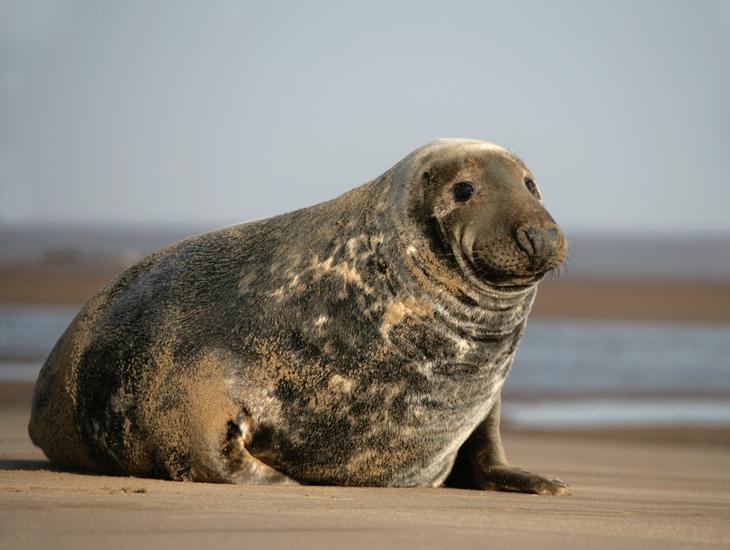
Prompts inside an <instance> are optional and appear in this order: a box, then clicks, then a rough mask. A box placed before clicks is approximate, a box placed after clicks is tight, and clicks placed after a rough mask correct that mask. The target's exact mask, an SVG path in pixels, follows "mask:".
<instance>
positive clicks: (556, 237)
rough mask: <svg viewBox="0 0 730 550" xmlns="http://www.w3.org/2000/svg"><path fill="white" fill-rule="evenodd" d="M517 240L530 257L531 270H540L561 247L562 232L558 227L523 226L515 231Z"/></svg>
mask: <svg viewBox="0 0 730 550" xmlns="http://www.w3.org/2000/svg"><path fill="white" fill-rule="evenodd" d="M515 240H516V241H517V244H518V245H520V248H521V249H522V250H524V251H525V252H527V255H528V256H529V257H530V268H531V269H540V268H541V267H543V266H544V265H545V263H547V261H548V260H549V259H550V258H551V257H552V256H553V255H554V254H555V253H556V252H557V251H558V249H559V248H560V246H561V244H560V243H561V236H560V230H559V229H558V227H557V226H556V225H551V226H549V227H547V228H540V227H535V226H533V225H523V226H522V227H518V228H517V231H515Z"/></svg>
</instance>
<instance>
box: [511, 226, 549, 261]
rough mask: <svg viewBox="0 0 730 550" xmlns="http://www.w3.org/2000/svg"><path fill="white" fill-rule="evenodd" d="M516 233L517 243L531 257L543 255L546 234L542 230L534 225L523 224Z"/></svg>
mask: <svg viewBox="0 0 730 550" xmlns="http://www.w3.org/2000/svg"><path fill="white" fill-rule="evenodd" d="M515 233H516V235H515V237H516V240H517V244H519V245H520V248H522V250H524V251H525V252H527V255H528V256H530V258H539V257H541V256H542V254H543V251H544V249H545V236H544V234H543V232H542V231H541V230H539V229H538V228H536V227H532V226H526V227H524V226H523V227H520V228H518V229H517V231H516V232H515Z"/></svg>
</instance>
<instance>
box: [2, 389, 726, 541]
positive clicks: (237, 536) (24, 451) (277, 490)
mask: <svg viewBox="0 0 730 550" xmlns="http://www.w3.org/2000/svg"><path fill="white" fill-rule="evenodd" d="M28 395H29V390H28V387H27V386H18V385H14V386H13V385H5V387H4V389H3V391H2V392H0V396H1V397H2V399H0V509H1V510H2V513H1V514H0V546H2V547H3V548H8V549H10V548H13V549H24V548H73V549H84V548H95V549H98V548H100V547H105V548H138V547H140V545H141V546H144V547H152V546H154V547H156V548H160V549H166V548H216V549H217V550H220V549H223V548H247V547H255V546H261V547H265V548H267V549H276V548H302V549H308V548H316V549H319V550H322V549H328V548H343V547H346V548H348V549H351V550H355V549H359V548H444V547H455V548H484V547H490V548H492V547H493V548H513V547H515V546H520V547H534V548H586V547H589V546H590V547H601V548H663V549H664V548H690V547H692V548H722V547H724V548H727V546H728V544H730V446H728V433H727V430H726V429H718V430H714V431H713V430H705V431H703V430H701V429H698V430H693V429H691V428H674V429H664V430H662V431H661V433H662V435H661V437H658V438H652V437H645V436H644V437H642V436H641V435H640V432H638V434H637V432H636V430H628V431H622V430H612V431H611V433H610V435H607V436H606V437H603V436H602V433H601V432H600V431H593V432H575V433H571V432H566V431H562V432H560V431H556V432H532V433H524V432H515V431H511V432H507V433H506V434H505V443H506V446H507V450H508V454H509V456H510V457H511V461H512V463H513V464H516V465H520V466H522V467H524V468H527V469H530V470H533V471H536V472H542V473H546V474H552V475H555V476H558V477H560V478H561V479H564V480H566V481H568V482H569V483H570V484H571V491H572V495H571V496H569V497H538V496H532V495H518V494H508V493H492V492H477V491H463V490H452V489H371V488H340V487H252V486H227V485H212V484H203V483H181V482H171V481H161V480H150V479H140V478H131V477H106V476H95V475H82V474H76V473H66V472H58V471H53V470H52V469H49V464H48V462H46V461H45V460H44V457H43V454H42V453H41V452H40V451H39V450H38V449H36V448H34V447H33V446H32V444H31V443H30V441H29V440H28V437H27V435H26V424H27V420H28V409H29V404H28V402H27V399H28ZM651 432H652V430H647V431H646V433H651ZM646 433H645V435H646ZM673 433H674V434H675V435H676V437H674V438H672V437H671V435H672V434H673ZM687 433H690V434H692V435H691V436H690V437H686V436H683V435H682V434H687ZM623 435H625V436H626V437H623ZM637 435H639V437H637ZM698 435H701V437H697V436H698Z"/></svg>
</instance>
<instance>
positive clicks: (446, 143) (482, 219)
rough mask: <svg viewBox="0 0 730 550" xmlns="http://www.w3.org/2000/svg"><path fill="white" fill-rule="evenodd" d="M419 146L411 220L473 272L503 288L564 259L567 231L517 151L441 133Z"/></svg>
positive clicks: (534, 276) (522, 282) (521, 282)
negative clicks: (550, 210)
mask: <svg viewBox="0 0 730 550" xmlns="http://www.w3.org/2000/svg"><path fill="white" fill-rule="evenodd" d="M418 153H419V154H417V155H416V156H415V158H414V162H413V164H412V165H411V168H412V172H411V177H410V185H409V188H410V189H409V195H410V196H411V199H412V200H411V201H410V204H411V205H413V206H412V209H411V211H410V216H411V219H412V220H413V221H414V222H416V223H417V224H418V225H420V226H421V227H423V229H424V230H425V231H427V232H429V233H430V234H431V240H432V242H435V243H436V246H437V247H438V248H440V251H441V252H442V253H445V254H446V255H447V256H449V257H452V258H453V259H454V260H455V261H456V262H457V263H458V265H459V267H460V268H461V269H462V270H464V271H465V272H467V274H468V275H469V276H470V277H471V276H474V277H477V278H478V279H479V280H480V281H481V282H485V283H489V284H492V285H495V286H500V287H518V286H524V285H530V284H532V283H534V282H536V281H538V280H539V279H540V278H542V276H543V275H544V274H545V273H547V272H548V271H551V270H553V269H555V268H557V267H558V266H559V265H560V264H562V262H563V261H564V260H565V257H566V254H567V243H566V240H565V237H564V236H563V233H562V232H561V231H560V228H558V226H557V224H556V223H555V221H554V220H553V218H552V217H551V216H550V214H549V213H548V212H547V210H546V209H545V207H544V205H543V200H542V196H541V194H540V189H539V188H538V186H537V183H536V181H535V177H534V176H533V175H532V173H531V172H530V170H529V169H528V168H527V166H525V164H524V163H523V162H522V161H521V160H520V159H519V158H517V157H516V156H515V155H513V154H512V153H510V152H509V151H507V150H505V149H503V148H502V147H499V146H498V145H495V144H493V143H489V142H484V141H476V140H462V139H458V140H456V139H454V140H439V141H437V142H434V143H433V144H431V145H428V146H426V147H425V148H423V149H421V150H419V152H418Z"/></svg>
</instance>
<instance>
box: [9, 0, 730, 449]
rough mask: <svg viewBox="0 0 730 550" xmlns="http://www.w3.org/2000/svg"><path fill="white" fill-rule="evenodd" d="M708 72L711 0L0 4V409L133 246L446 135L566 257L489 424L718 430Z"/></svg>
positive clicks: (715, 51)
mask: <svg viewBox="0 0 730 550" xmlns="http://www.w3.org/2000/svg"><path fill="white" fill-rule="evenodd" d="M728 67H730V2H727V1H701V2H692V3H690V2H673V1H648V0H647V1H643V2H622V1H615V2H586V1H580V2H577V1H576V2H567V1H560V2H550V3H542V2H527V1H524V2H509V3H504V2H499V3H497V2H467V1H453V2H448V3H444V2H427V1H418V2H407V1H402V2H368V3H363V4H355V3H338V2H266V3H264V2H234V1H213V0H211V1H207V2H185V1H174V2H173V1H155V2H142V1H126V2H121V1H119V2H102V1H94V2H92V1H86V2H80V1H65V0H54V1H30V0H20V1H13V0H0V381H2V382H3V383H2V384H1V386H2V392H4V395H5V396H6V397H7V398H10V399H12V398H14V397H13V396H18V395H23V396H26V397H27V393H28V391H29V390H28V388H29V387H30V383H31V382H32V381H33V380H34V379H35V376H36V375H37V372H38V369H39V368H40V365H41V364H42V362H43V360H44V359H45V356H46V355H47V353H48V352H49V351H50V348H51V347H52V345H53V344H54V342H55V341H56V339H57V338H58V337H59V336H60V334H61V333H62V332H63V330H64V328H65V327H66V325H67V324H68V323H69V321H70V320H71V319H72V318H73V316H74V315H75V313H76V312H77V311H78V309H79V307H80V306H81V304H83V303H84V302H85V301H86V300H87V299H88V298H89V297H90V296H91V295H92V294H94V293H95V292H96V290H98V289H99V288H100V287H101V286H102V285H104V284H105V283H106V282H107V281H108V280H109V279H110V278H111V277H113V276H114V275H115V274H116V273H118V272H119V271H120V270H121V269H123V268H124V267H126V266H128V265H129V264H130V263H132V262H134V261H136V260H137V259H139V258H141V257H142V256H144V255H146V254H148V253H149V252H151V251H153V250H155V249H157V248H159V247H161V246H163V245H165V244H167V243H169V242H172V241H174V240H176V239H179V238H181V237H184V236H187V235H190V234H193V233H197V232H202V231H206V230H210V229H214V228H217V227H220V226H224V225H228V224H232V223H236V222H240V221H244V220H247V219H251V218H257V217H261V216H269V215H272V214H276V213H281V212H285V211H289V210H292V209H295V208H299V207H303V206H308V205H311V204H314V203H317V202H320V201H322V200H326V199H328V198H332V197H334V196H336V195H338V194H340V193H342V192H344V191H346V190H348V189H351V188H352V187H354V186H356V185H358V184H360V183H363V182H365V181H367V180H369V179H372V178H373V177H376V176H378V175H379V174H381V173H382V172H384V171H385V170H386V169H388V168H389V167H390V166H391V165H392V164H394V163H395V162H397V161H398V160H399V159H401V158H402V157H403V156H405V155H406V154H407V153H409V152H410V151H411V150H413V149H415V148H416V147H419V146H420V145H423V144H424V143H427V142H429V141H432V140H433V139H436V138H439V137H471V138H480V139H486V140H490V141H494V142H497V143H499V144H501V145H503V146H505V147H507V148H509V149H510V150H512V151H514V152H516V153H517V154H518V155H520V156H521V157H522V158H523V159H524V160H525V161H526V163H527V164H528V165H529V166H530V167H531V169H532V171H533V172H534V173H535V174H536V175H537V178H538V182H539V183H540V185H541V188H542V191H543V194H544V195H545V199H546V204H547V206H548V209H549V210H550V211H551V213H552V214H553V216H554V217H555V218H556V220H557V221H558V222H559V223H560V225H561V226H562V227H563V228H564V230H565V232H566V233H567V235H568V237H569V239H570V241H571V255H570V260H569V262H568V265H567V273H564V274H562V275H561V276H560V277H554V278H552V279H550V280H548V281H545V282H544V283H542V284H541V289H540V293H539V295H538V299H537V302H536V305H535V308H534V313H533V315H532V317H531V319H530V323H529V327H528V331H527V334H526V336H525V338H524V340H523V342H522V344H521V347H520V350H519V351H518V354H517V360H516V362H515V365H514V367H513V371H512V374H511V375H510V378H509V380H508V383H507V386H506V388H505V393H506V394H507V395H508V398H507V399H505V416H506V420H507V422H509V423H510V424H511V425H512V426H513V427H515V428H521V429H544V428H571V429H574V430H581V429H585V428H588V429H595V428H596V427H598V426H601V427H606V428H610V427H626V426H629V427H634V428H636V429H639V428H641V429H642V430H644V431H642V432H641V433H642V434H643V435H642V437H645V436H646V434H647V433H651V434H657V433H661V432H662V430H664V431H666V430H667V429H670V428H671V429H675V428H676V427H677V426H703V427H705V428H707V429H708V430H710V429H714V430H715V433H717V430H724V432H723V433H725V434H727V428H728V426H730V216H728V204H729V203H730V185H728V183H727V182H726V178H727V172H728V170H727V167H726V166H725V163H726V162H727V161H728V159H730V70H728ZM23 399H25V397H23ZM647 427H649V428H650V429H649V430H646V429H645V428H647ZM710 431H711V430H710ZM693 433H702V434H707V433H710V432H709V431H707V430H706V431H703V432H699V431H697V430H695V431H694V432H693ZM702 437H705V435H703V436H702ZM708 437H709V436H708Z"/></svg>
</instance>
